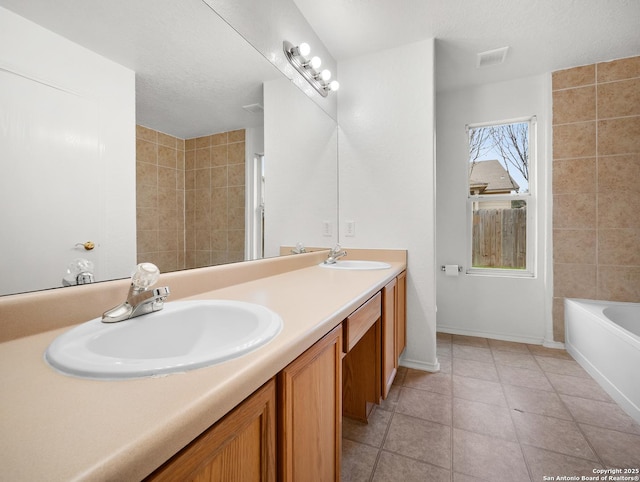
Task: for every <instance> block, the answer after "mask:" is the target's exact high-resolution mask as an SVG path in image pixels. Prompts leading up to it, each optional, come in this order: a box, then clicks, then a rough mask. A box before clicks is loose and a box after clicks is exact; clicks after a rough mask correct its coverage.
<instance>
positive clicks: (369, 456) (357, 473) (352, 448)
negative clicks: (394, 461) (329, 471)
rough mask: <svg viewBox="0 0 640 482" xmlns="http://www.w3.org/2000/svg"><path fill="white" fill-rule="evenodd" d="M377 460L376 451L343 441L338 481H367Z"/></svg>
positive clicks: (365, 446) (372, 448)
mask: <svg viewBox="0 0 640 482" xmlns="http://www.w3.org/2000/svg"><path fill="white" fill-rule="evenodd" d="M377 458H378V449H376V448H374V447H370V446H368V445H364V444H360V443H358V442H353V441H351V440H345V439H343V440H342V460H341V464H340V480H342V481H344V482H361V481H362V482H366V481H369V480H370V479H371V474H372V473H373V467H374V465H375V463H376V459H377Z"/></svg>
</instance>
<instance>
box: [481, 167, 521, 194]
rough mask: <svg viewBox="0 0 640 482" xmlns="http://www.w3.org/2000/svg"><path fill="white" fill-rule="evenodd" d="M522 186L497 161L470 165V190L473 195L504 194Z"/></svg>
mask: <svg viewBox="0 0 640 482" xmlns="http://www.w3.org/2000/svg"><path fill="white" fill-rule="evenodd" d="M518 189H520V186H519V185H518V183H517V182H516V181H514V180H513V178H512V177H511V176H510V175H509V173H508V172H507V170H506V169H505V168H504V167H503V166H502V164H500V162H499V161H497V160H491V161H477V162H473V163H471V164H470V165H469V190H470V191H471V193H472V194H504V193H507V194H508V193H510V192H511V191H517V190H518Z"/></svg>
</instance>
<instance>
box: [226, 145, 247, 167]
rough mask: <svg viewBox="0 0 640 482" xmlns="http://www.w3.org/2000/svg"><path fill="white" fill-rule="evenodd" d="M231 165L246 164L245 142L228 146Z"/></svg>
mask: <svg viewBox="0 0 640 482" xmlns="http://www.w3.org/2000/svg"><path fill="white" fill-rule="evenodd" d="M227 149H228V150H227V158H228V161H227V162H228V163H229V164H244V142H236V143H234V144H229V145H228V146H227Z"/></svg>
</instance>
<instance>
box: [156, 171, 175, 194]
mask: <svg viewBox="0 0 640 482" xmlns="http://www.w3.org/2000/svg"><path fill="white" fill-rule="evenodd" d="M163 189H170V190H171V191H175V190H176V170H175V169H172V168H170V167H162V166H158V190H163Z"/></svg>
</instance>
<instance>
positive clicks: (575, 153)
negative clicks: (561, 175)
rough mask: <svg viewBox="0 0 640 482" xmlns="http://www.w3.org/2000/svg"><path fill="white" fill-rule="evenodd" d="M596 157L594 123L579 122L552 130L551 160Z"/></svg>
mask: <svg viewBox="0 0 640 482" xmlns="http://www.w3.org/2000/svg"><path fill="white" fill-rule="evenodd" d="M595 155H596V123H595V122H579V123H575V124H563V125H558V126H555V127H554V128H553V158H554V159H572V158H576V157H594V156H595Z"/></svg>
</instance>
